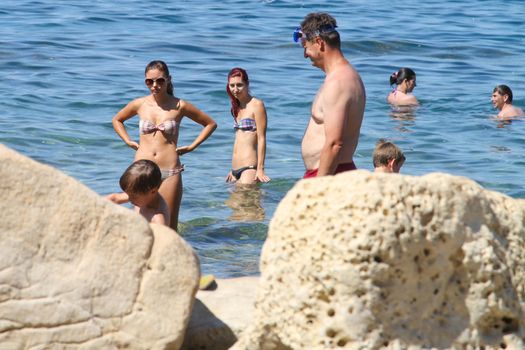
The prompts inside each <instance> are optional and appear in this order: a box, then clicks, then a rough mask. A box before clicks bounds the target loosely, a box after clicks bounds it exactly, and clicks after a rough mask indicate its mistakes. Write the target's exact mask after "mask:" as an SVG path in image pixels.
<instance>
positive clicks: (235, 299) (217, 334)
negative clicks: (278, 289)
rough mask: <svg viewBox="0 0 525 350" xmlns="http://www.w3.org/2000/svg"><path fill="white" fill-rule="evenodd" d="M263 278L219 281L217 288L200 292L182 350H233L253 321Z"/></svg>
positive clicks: (248, 277) (252, 277) (251, 277)
mask: <svg viewBox="0 0 525 350" xmlns="http://www.w3.org/2000/svg"><path fill="white" fill-rule="evenodd" d="M258 281H259V278H258V277H255V276H247V277H238V278H229V279H217V284H216V288H214V289H212V290H200V291H199V292H198V293H197V300H196V301H195V305H194V307H193V312H192V315H191V320H190V323H189V325H188V329H187V330H186V336H185V337H184V345H183V347H182V350H202V349H206V350H226V349H229V348H230V347H231V346H232V345H233V344H234V343H235V342H236V341H237V339H238V337H239V336H240V335H241V334H242V332H243V331H244V330H245V329H246V327H247V326H248V325H249V324H250V322H251V321H252V319H253V309H254V305H253V304H254V302H255V297H256V295H257V284H258Z"/></svg>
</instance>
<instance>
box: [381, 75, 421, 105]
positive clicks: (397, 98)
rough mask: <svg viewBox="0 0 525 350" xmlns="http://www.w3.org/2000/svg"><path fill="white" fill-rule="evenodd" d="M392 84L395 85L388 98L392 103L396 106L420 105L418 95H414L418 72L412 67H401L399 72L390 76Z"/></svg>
mask: <svg viewBox="0 0 525 350" xmlns="http://www.w3.org/2000/svg"><path fill="white" fill-rule="evenodd" d="M390 85H391V86H394V85H395V88H394V90H392V91H391V92H390V93H389V94H388V96H387V98H386V100H387V102H388V103H390V104H391V105H395V106H414V105H418V104H419V102H418V101H417V98H416V96H414V95H412V91H414V88H415V87H416V86H417V85H416V73H415V72H414V71H413V70H412V69H410V68H401V69H400V70H399V71H398V72H395V73H393V74H392V75H391V76H390Z"/></svg>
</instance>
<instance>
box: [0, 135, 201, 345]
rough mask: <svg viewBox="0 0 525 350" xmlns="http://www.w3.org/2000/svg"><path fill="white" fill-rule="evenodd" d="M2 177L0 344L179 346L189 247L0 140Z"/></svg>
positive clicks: (186, 310) (194, 270) (190, 288)
mask: <svg viewBox="0 0 525 350" xmlns="http://www.w3.org/2000/svg"><path fill="white" fill-rule="evenodd" d="M0 178H1V179H2V181H0V198H1V202H0V212H1V213H2V220H0V233H1V234H2V239H1V240H0V298H1V299H0V344H1V345H0V348H2V349H49V348H53V349H54V348H68V349H69V348H82V349H115V348H129V349H178V348H180V346H181V344H182V341H183V335H184V331H185V328H186V325H187V323H188V321H189V318H190V314H191V307H192V304H193V301H194V296H195V293H196V290H197V285H198V279H199V268H198V261H197V259H196V257H195V255H194V253H193V251H192V249H191V247H190V246H189V245H187V244H186V243H185V242H184V241H183V240H182V239H181V238H180V237H179V236H178V235H177V234H176V233H175V232H174V231H172V230H171V229H169V228H167V227H164V226H157V225H151V226H149V225H148V223H147V222H146V221H145V220H144V219H142V217H140V216H139V215H137V214H135V213H134V212H132V211H131V210H129V209H126V208H123V207H119V206H116V205H114V204H112V203H110V202H108V201H107V200H105V199H103V198H101V197H100V196H98V195H97V194H96V193H94V192H92V191H91V190H89V189H88V188H86V187H85V186H83V185H81V184H80V183H78V182H77V181H75V180H74V179H72V178H70V177H68V176H66V175H64V174H62V173H60V172H58V171H56V170H54V169H52V168H51V167H48V166H45V165H42V164H39V163H36V162H34V161H32V160H30V159H28V158H25V157H23V156H21V155H19V154H17V153H15V152H13V151H11V150H9V149H7V148H5V147H4V146H1V145H0Z"/></svg>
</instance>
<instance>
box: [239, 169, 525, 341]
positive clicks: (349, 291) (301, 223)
mask: <svg viewBox="0 0 525 350" xmlns="http://www.w3.org/2000/svg"><path fill="white" fill-rule="evenodd" d="M524 232H525V201H524V200H518V199H512V198H510V197H508V196H505V195H502V194H499V193H496V192H491V191H487V190H484V189H483V188H482V187H481V186H479V185H478V184H476V183H475V182H473V181H471V180H469V179H466V178H462V177H455V176H450V175H446V174H430V175H426V176H422V177H411V176H403V175H395V174H372V173H369V172H366V171H354V172H348V173H343V174H340V175H337V176H334V177H331V176H329V177H323V178H318V179H312V180H305V181H300V182H299V183H298V184H297V185H296V186H295V187H294V188H293V189H292V190H291V191H290V192H289V193H288V194H287V195H286V197H285V198H284V200H283V201H282V202H281V203H280V204H279V206H278V208H277V211H276V213H275V215H274V217H273V219H272V221H271V224H270V229H269V233H268V239H267V240H266V242H265V244H264V247H263V252H262V257H261V278H260V284H259V288H260V290H259V295H258V298H257V301H256V304H255V305H256V307H255V314H254V321H253V323H252V324H251V325H250V326H249V328H248V329H247V330H246V331H245V332H244V333H243V335H242V337H241V339H240V341H239V342H238V343H237V344H236V345H235V346H234V347H233V349H237V350H238V349H430V348H435V349H449V348H457V349H480V348H484V349H491V348H492V349H495V348H507V349H525V340H524V339H525V246H524V243H525V238H524V237H525V234H524Z"/></svg>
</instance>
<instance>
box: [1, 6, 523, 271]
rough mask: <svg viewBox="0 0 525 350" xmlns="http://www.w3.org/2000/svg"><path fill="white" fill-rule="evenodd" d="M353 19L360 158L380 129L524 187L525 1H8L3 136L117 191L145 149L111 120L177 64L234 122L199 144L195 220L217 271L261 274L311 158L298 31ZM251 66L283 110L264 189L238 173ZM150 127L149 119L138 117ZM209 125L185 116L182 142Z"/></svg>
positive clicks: (193, 183)
mask: <svg viewBox="0 0 525 350" xmlns="http://www.w3.org/2000/svg"><path fill="white" fill-rule="evenodd" d="M313 11H326V12H329V13H330V14H332V15H333V16H334V17H335V18H336V19H337V21H338V26H339V27H338V30H339V32H340V34H341V37H342V49H343V51H344V53H345V56H346V57H347V58H348V59H349V61H350V62H351V63H352V64H353V65H354V66H355V67H356V69H357V70H358V71H359V73H360V74H361V77H362V79H363V81H364V84H365V86H366V92H367V104H366V112H365V117H364V121H363V125H362V129H361V137H360V140H359V146H358V148H357V152H356V154H355V158H354V160H355V163H356V164H357V167H358V168H361V169H369V170H371V169H372V161H371V154H372V151H373V148H374V144H375V143H376V141H377V140H378V139H379V138H387V139H389V140H392V141H394V142H395V143H396V144H397V145H399V146H400V147H401V148H402V150H403V151H404V152H405V155H406V157H407V161H406V163H405V165H404V167H403V168H402V173H404V174H411V175H423V174H427V173H430V172H446V173H450V174H454V175H461V176H468V177H469V178H471V179H473V180H475V181H477V182H479V183H480V184H481V185H483V186H484V187H486V188H488V189H491V190H496V191H500V192H503V193H505V194H507V195H510V196H512V197H514V198H524V197H525V189H524V183H525V180H524V176H523V175H522V174H521V171H522V170H523V168H524V165H525V154H524V152H523V149H524V146H525V122H513V123H511V124H502V123H498V122H496V121H495V120H493V119H491V116H493V115H494V114H496V111H494V110H493V108H492V105H491V103H490V95H491V93H492V89H493V87H494V86H495V85H497V84H507V85H509V86H510V87H511V88H512V89H513V91H514V104H515V105H517V106H520V107H522V108H523V107H525V83H524V81H525V80H524V77H525V64H524V63H523V62H525V59H524V57H525V25H524V21H523V18H522V14H523V13H525V2H522V1H520V0H514V1H509V0H505V1H504V0H495V1H485V0H472V1H455V0H448V1H447V0H445V1H443V0H440V1H436V0H431V1H416V0H407V1H402V2H392V1H386V0H366V1H365V0H362V1H358V0H356V1H337V0H331V1H328V0H324V1H315V2H310V1H282V0H281V1H279V0H275V1H270V0H266V1H262V0H259V1H256V0H254V1H244V0H243V1H241V0H225V1H202V0H201V1H196V0H191V1H156V2H147V1H138V0H123V1H119V2H118V3H114V2H110V1H102V0H90V1H86V0H75V1H60V0H58V1H55V0H53V1H52V0H47V1H28V0H16V1H13V0H4V1H2V6H0V24H1V26H0V77H1V82H0V97H1V104H2V111H1V114H0V142H1V143H3V144H5V145H7V146H8V147H11V148H13V149H15V150H17V151H19V152H21V153H22V154H24V155H27V156H29V157H31V158H33V159H35V160H37V161H40V162H43V163H46V164H49V165H52V166H54V167H56V168H58V169H60V170H61V171H63V172H65V173H67V174H69V175H71V176H73V177H74V178H76V179H78V180H79V181H80V182H82V183H83V184H85V185H86V186H88V187H90V188H91V189H93V190H94V191H96V192H98V193H100V194H101V195H102V194H106V193H109V192H114V191H118V190H119V188H118V178H119V177H120V175H121V173H122V171H123V170H124V169H125V168H126V167H127V166H128V165H129V164H130V162H131V161H132V160H133V155H134V151H133V150H132V149H130V148H128V147H126V145H125V144H124V143H123V142H122V141H121V140H120V138H119V137H118V136H117V134H116V133H115V132H114V130H113V127H112V125H111V118H112V117H113V115H114V114H115V113H116V112H117V111H118V110H119V109H120V108H122V107H123V106H124V105H125V104H126V103H127V102H129V101H130V100H132V99H133V98H136V97H139V96H143V95H145V94H147V93H148V90H147V88H146V87H145V85H144V68H145V66H146V64H147V63H148V62H149V61H151V60H154V59H161V60H164V61H166V62H167V63H168V65H169V66H170V68H171V74H172V77H173V81H174V85H175V93H176V95H177V96H178V97H181V98H183V99H185V100H188V101H190V102H191V103H193V104H194V105H196V106H197V107H199V108H200V109H202V110H203V111H205V112H207V113H208V114H209V115H210V116H212V117H213V118H214V119H215V120H216V121H217V123H218V128H217V130H216V131H215V133H214V134H213V135H212V136H211V137H210V138H209V139H208V140H207V141H206V142H205V143H203V144H202V145H201V146H200V147H199V148H198V149H197V150H195V151H194V152H192V153H189V154H187V155H184V156H183V158H182V160H183V163H184V164H185V166H186V171H185V172H184V173H183V181H184V197H183V201H182V207H181V212H180V221H181V234H182V235H183V236H184V238H185V239H186V240H187V241H188V242H189V243H190V244H191V245H192V246H193V247H194V248H195V250H196V251H197V253H198V255H199V257H200V259H201V263H202V270H203V272H204V273H214V274H216V275H217V276H220V277H234V276H244V275H252V274H256V273H257V272H258V261H259V254H260V249H261V247H262V244H263V242H264V239H265V237H266V233H267V229H268V224H269V221H270V219H271V217H272V215H273V213H274V211H275V209H276V206H277V204H278V203H279V201H280V200H281V199H282V198H283V197H284V196H285V194H286V192H287V191H288V190H289V189H290V188H291V187H292V186H293V185H294V184H295V183H296V182H297V180H298V179H299V178H300V177H301V176H302V174H303V172H304V165H303V163H302V160H301V153H300V142H301V138H302V136H303V133H304V129H305V127H306V125H307V123H308V119H309V115H310V114H309V110H310V104H311V101H312V99H313V98H314V96H315V94H316V91H317V88H318V87H319V86H320V84H321V82H322V80H323V77H324V75H323V72H322V71H320V70H319V69H317V68H315V67H312V66H311V64H310V61H309V60H308V59H304V57H303V50H302V48H301V47H300V46H299V45H298V44H296V43H294V42H293V40H292V32H293V30H294V29H295V27H297V26H298V25H299V23H300V22H301V20H302V19H303V18H304V16H305V15H306V14H307V13H309V12H313ZM235 66H240V67H243V68H245V69H246V70H247V71H248V73H249V75H250V80H251V85H250V89H251V92H252V94H253V95H254V96H256V97H258V98H260V99H262V100H264V102H265V104H266V108H267V112H268V132H267V140H268V144H267V158H266V171H267V174H268V175H269V176H270V177H271V178H272V180H271V182H270V183H268V184H263V185H261V186H259V187H257V188H256V189H254V190H244V189H236V188H235V187H234V186H232V185H230V184H226V183H225V182H224V179H225V177H226V175H227V173H228V171H229V169H230V161H231V152H232V145H233V139H234V133H233V129H232V122H233V120H232V117H231V115H230V112H229V108H230V106H229V99H228V97H227V95H226V92H225V88H226V76H227V73H228V71H229V70H230V69H231V68H232V67H235ZM403 66H406V67H410V68H412V69H414V70H415V71H416V73H417V83H418V86H417V88H416V89H415V91H414V93H415V94H416V96H417V97H418V99H419V100H420V102H421V106H420V107H419V108H417V109H415V110H412V111H408V112H407V111H398V110H392V108H391V107H390V106H389V105H388V104H387V103H386V102H385V98H386V96H387V94H388V92H389V90H390V86H389V83H388V79H389V76H390V74H392V73H393V72H394V71H396V70H397V69H398V68H400V67H403ZM125 125H126V127H127V129H128V131H129V133H130V135H131V136H132V138H133V139H135V140H138V118H136V117H135V118H132V119H130V120H129V121H127V122H126V124H125ZM200 130H201V127H200V126H199V125H197V124H196V123H193V122H191V120H189V119H186V118H185V119H184V121H183V123H182V125H181V131H180V141H179V144H180V145H187V144H189V143H191V141H192V140H193V139H194V138H195V137H196V136H197V135H198V133H199V132H200Z"/></svg>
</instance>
